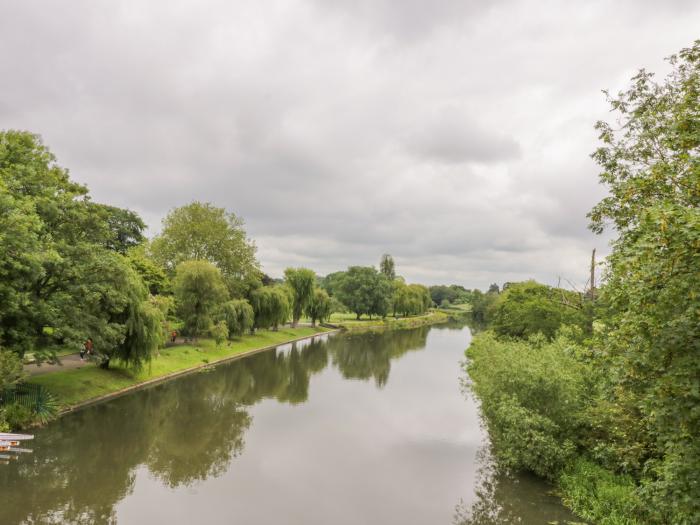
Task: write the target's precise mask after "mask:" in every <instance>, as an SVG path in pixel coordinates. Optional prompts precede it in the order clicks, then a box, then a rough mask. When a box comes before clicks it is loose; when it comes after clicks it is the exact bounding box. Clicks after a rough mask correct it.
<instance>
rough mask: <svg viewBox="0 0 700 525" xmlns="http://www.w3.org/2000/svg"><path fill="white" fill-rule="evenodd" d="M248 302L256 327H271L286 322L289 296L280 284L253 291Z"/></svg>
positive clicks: (288, 312) (274, 328)
mask: <svg viewBox="0 0 700 525" xmlns="http://www.w3.org/2000/svg"><path fill="white" fill-rule="evenodd" d="M250 304H251V305H252V307H253V311H254V312H255V327H256V328H272V329H273V330H277V327H278V326H279V325H281V324H284V323H286V322H287V319H289V314H290V311H291V306H290V304H289V296H288V295H287V292H285V290H284V289H283V288H282V287H281V286H263V287H262V288H258V289H257V290H255V291H253V293H252V294H251V296H250Z"/></svg>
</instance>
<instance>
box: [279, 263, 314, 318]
mask: <svg viewBox="0 0 700 525" xmlns="http://www.w3.org/2000/svg"><path fill="white" fill-rule="evenodd" d="M284 279H285V282H286V283H287V286H288V287H289V289H290V290H291V292H292V294H291V295H292V325H293V326H296V325H297V323H298V322H299V319H300V318H301V315H302V314H303V313H304V311H305V310H306V308H307V307H308V305H309V302H310V301H311V299H312V298H313V294H314V286H315V284H316V274H315V273H314V272H313V270H309V269H308V268H287V269H286V270H285V271H284Z"/></svg>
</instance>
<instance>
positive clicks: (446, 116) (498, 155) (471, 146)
mask: <svg viewBox="0 0 700 525" xmlns="http://www.w3.org/2000/svg"><path fill="white" fill-rule="evenodd" d="M412 127H413V129H412V130H411V132H410V133H409V136H408V137H407V139H406V147H407V149H408V150H409V151H411V152H413V153H415V154H417V155H418V156H422V157H425V158H426V159H428V160H433V161H438V162H446V163H463V162H484V163H490V162H507V161H509V160H513V159H517V158H518V157H520V155H521V151H520V146H519V145H518V143H517V142H516V141H515V140H514V139H513V138H511V137H508V136H506V135H503V134H500V133H498V132H495V131H491V130H489V129H487V128H485V127H483V126H480V125H478V124H476V123H475V122H473V121H471V120H470V119H469V117H468V116H466V115H463V114H462V112H461V111H460V110H459V109H458V108H456V107H447V108H443V109H441V110H440V111H438V112H436V114H434V115H431V116H430V117H429V118H427V119H425V121H423V122H417V123H416V124H415V125H414V126H412Z"/></svg>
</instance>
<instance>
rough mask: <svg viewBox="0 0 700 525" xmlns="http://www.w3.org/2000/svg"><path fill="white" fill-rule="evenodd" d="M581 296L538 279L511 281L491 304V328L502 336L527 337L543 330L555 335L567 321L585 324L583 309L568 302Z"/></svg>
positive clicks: (580, 325)
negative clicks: (578, 308)
mask: <svg viewBox="0 0 700 525" xmlns="http://www.w3.org/2000/svg"><path fill="white" fill-rule="evenodd" d="M562 298H564V301H562ZM567 299H568V300H567ZM577 300H578V297H577V294H575V293H574V292H571V291H568V290H563V289H561V288H552V287H550V286H546V285H544V284H540V283H537V282H535V281H525V282H522V283H510V285H509V286H508V288H507V289H506V290H505V291H504V292H502V293H500V294H498V295H497V299H496V300H495V303H494V304H493V306H492V307H491V312H490V313H491V317H490V323H491V324H490V328H491V329H493V331H494V332H495V333H496V334H498V335H501V336H508V337H516V338H523V339H526V338H528V337H529V336H531V335H535V334H538V333H541V334H543V335H544V336H545V337H546V338H547V339H552V338H553V337H554V336H555V335H556V332H557V330H559V328H560V327H561V326H562V325H564V324H572V325H576V326H579V327H580V328H581V329H583V328H584V326H585V324H586V318H585V316H584V314H583V312H582V311H580V310H577V309H574V308H572V307H570V306H568V304H573V303H575V302H577Z"/></svg>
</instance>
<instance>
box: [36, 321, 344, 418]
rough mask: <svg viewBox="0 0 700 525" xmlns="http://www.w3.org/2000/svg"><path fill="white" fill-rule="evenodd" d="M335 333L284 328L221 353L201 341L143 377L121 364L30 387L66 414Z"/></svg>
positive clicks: (163, 358)
mask: <svg viewBox="0 0 700 525" xmlns="http://www.w3.org/2000/svg"><path fill="white" fill-rule="evenodd" d="M329 332H332V330H330V329H328V328H323V327H310V326H304V327H298V328H282V329H280V330H278V331H276V332H275V331H271V330H260V331H258V332H256V333H255V334H254V335H245V336H243V337H241V338H239V339H237V340H235V341H232V342H231V343H230V344H229V343H225V344H224V345H222V346H221V347H217V346H216V344H215V343H214V341H213V340H211V339H200V340H199V341H197V342H196V343H192V344H183V345H177V346H172V347H168V348H165V349H162V350H160V352H159V355H158V356H157V357H155V358H154V359H153V360H152V361H151V363H150V365H146V366H145V367H144V368H143V369H142V370H141V371H139V372H134V371H133V370H129V369H127V368H124V367H122V366H120V365H119V363H118V362H116V363H114V364H113V365H112V366H111V367H110V368H109V369H108V370H103V369H101V368H99V367H97V366H87V367H83V368H79V369H73V370H65V371H63V370H61V371H57V372H51V373H48V374H45V375H40V376H35V377H33V378H31V379H30V381H29V383H31V384H36V385H41V386H43V387H45V388H47V389H48V390H49V391H50V392H51V393H52V394H53V395H54V396H56V398H57V401H58V403H59V405H60V409H61V412H62V413H64V412H68V411H72V410H76V409H78V408H81V407H83V406H87V405H91V404H94V403H98V402H102V401H106V400H108V399H111V398H113V397H116V396H120V395H123V394H125V393H127V392H130V391H132V390H136V389H139V388H144V387H146V386H150V385H153V384H155V383H160V382H162V381H166V380H169V379H172V378H174V377H179V376H181V375H183V374H188V373H192V372H195V371H197V370H199V369H202V368H205V367H208V366H212V365H216V364H219V363H222V362H226V361H230V360H232V359H238V358H240V357H243V356H245V355H249V354H253V353H256V352H261V351H264V350H268V349H271V348H274V347H275V346H278V345H282V344H286V343H291V342H294V341H300V340H303V339H308V338H311V337H314V336H316V335H318V334H323V333H329Z"/></svg>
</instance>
